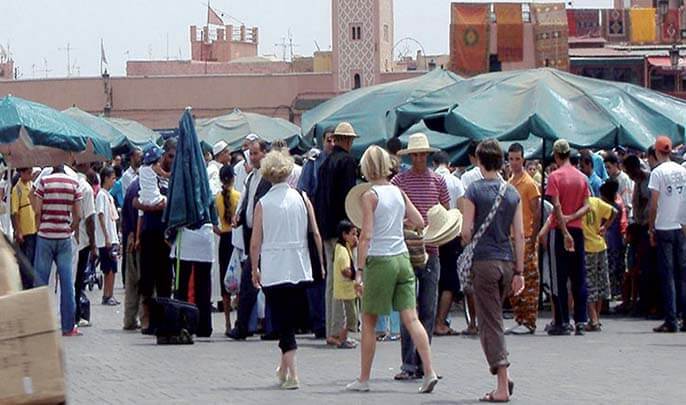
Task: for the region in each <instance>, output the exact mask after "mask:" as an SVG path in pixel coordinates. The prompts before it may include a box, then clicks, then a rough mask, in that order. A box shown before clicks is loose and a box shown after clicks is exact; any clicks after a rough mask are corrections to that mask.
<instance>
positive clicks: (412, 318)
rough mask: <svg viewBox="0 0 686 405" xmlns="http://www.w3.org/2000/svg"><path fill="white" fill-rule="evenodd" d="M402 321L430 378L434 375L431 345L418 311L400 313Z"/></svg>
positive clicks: (410, 310) (407, 310)
mask: <svg viewBox="0 0 686 405" xmlns="http://www.w3.org/2000/svg"><path fill="white" fill-rule="evenodd" d="M400 320H401V321H402V323H403V325H405V328H406V329H407V331H408V332H409V333H410V336H411V337H412V342H413V343H414V345H415V347H416V348H417V352H418V353H419V357H420V358H421V359H422V366H423V368H424V375H425V376H430V375H432V374H433V372H434V370H433V366H432V365H431V346H430V345H429V336H428V335H427V334H426V330H425V329H424V326H422V323H421V322H419V317H418V316H417V310H415V309H406V310H404V311H400Z"/></svg>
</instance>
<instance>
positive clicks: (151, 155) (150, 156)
mask: <svg viewBox="0 0 686 405" xmlns="http://www.w3.org/2000/svg"><path fill="white" fill-rule="evenodd" d="M161 157H162V149H161V148H160V147H159V146H157V145H151V146H150V147H149V148H147V149H146V150H145V153H144V154H143V164H144V165H151V164H153V163H155V162H157V161H158V160H160V158H161Z"/></svg>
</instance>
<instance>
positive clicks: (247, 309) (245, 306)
mask: <svg viewBox="0 0 686 405" xmlns="http://www.w3.org/2000/svg"><path fill="white" fill-rule="evenodd" d="M241 266H242V271H241V286H240V292H239V293H238V311H237V317H236V318H237V319H236V329H237V330H238V334H239V335H240V336H248V334H249V333H250V316H251V315H252V310H253V308H254V307H255V304H256V303H257V293H258V292H259V290H258V289H257V288H255V286H253V285H252V269H251V264H250V258H248V260H246V261H244V262H243V263H242V264H241Z"/></svg>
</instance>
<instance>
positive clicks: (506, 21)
mask: <svg viewBox="0 0 686 405" xmlns="http://www.w3.org/2000/svg"><path fill="white" fill-rule="evenodd" d="M495 22H496V24H497V30H498V31H497V33H498V59H499V60H500V61H501V62H521V61H522V59H523V58H524V24H523V23H522V5H521V4H506V3H496V4H495Z"/></svg>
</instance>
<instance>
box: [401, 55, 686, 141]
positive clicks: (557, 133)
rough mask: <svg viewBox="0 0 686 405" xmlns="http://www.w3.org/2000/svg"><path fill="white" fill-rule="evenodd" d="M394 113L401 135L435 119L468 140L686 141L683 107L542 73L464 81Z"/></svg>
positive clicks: (623, 86) (645, 92) (615, 86)
mask: <svg viewBox="0 0 686 405" xmlns="http://www.w3.org/2000/svg"><path fill="white" fill-rule="evenodd" d="M396 114H397V119H396V125H395V133H396V134H402V133H404V132H405V131H406V129H407V128H410V127H411V126H412V125H414V124H415V123H417V122H419V121H421V120H423V119H424V120H426V117H433V119H432V120H431V121H430V122H431V123H434V124H435V123H439V125H437V126H434V127H432V129H435V130H438V131H441V132H445V133H449V134H456V135H460V136H464V137H467V138H470V139H487V138H497V139H499V140H501V141H514V140H528V139H529V137H530V136H532V135H533V136H534V137H537V138H539V139H541V138H542V139H546V140H549V141H551V142H552V141H555V140H556V139H560V138H564V139H567V140H568V141H569V143H570V144H571V145H572V146H574V147H577V148H611V147H614V146H617V145H623V146H626V147H629V148H633V149H639V150H646V149H647V148H648V146H650V145H651V144H652V143H653V142H654V140H655V137H656V136H657V135H667V136H668V137H670V138H671V139H672V141H673V142H674V144H680V143H683V142H684V137H685V133H684V123H686V103H685V102H684V101H682V100H679V99H676V98H673V97H670V96H667V95H664V94H662V93H658V92H655V91H652V90H649V89H645V88H643V87H639V86H635V85H632V84H627V83H619V82H611V81H604V80H598V79H590V78H586V77H581V76H576V75H573V74H570V73H566V72H562V71H559V70H555V69H550V68H542V69H531V70H521V71H510V72H497V73H488V74H483V75H479V76H475V77H472V78H470V79H465V80H463V81H460V82H457V83H455V84H453V85H452V86H449V87H446V88H444V89H441V90H438V91H435V92H432V93H430V94H427V95H426V96H424V97H422V98H420V99H418V100H414V101H411V102H409V103H406V104H405V105H403V106H400V107H398V108H397V110H396ZM436 117H442V120H440V119H439V120H437V119H436ZM430 126H431V125H430Z"/></svg>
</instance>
